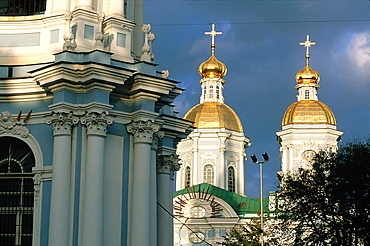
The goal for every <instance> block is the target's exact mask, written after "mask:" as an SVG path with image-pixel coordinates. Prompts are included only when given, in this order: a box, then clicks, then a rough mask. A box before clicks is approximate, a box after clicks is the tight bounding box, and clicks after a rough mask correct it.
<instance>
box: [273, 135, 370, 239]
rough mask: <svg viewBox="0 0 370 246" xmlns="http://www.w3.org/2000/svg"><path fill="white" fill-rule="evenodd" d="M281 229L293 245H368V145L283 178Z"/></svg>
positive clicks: (320, 158)
mask: <svg viewBox="0 0 370 246" xmlns="http://www.w3.org/2000/svg"><path fill="white" fill-rule="evenodd" d="M279 201H280V203H281V204H280V206H279V209H280V211H279V216H278V219H279V221H280V223H279V224H278V228H279V230H280V231H284V232H285V233H286V234H287V235H289V236H290V237H291V238H292V243H291V245H370V233H369V231H370V140H368V141H367V142H365V143H361V142H354V143H348V144H346V145H345V146H342V147H340V148H339V150H338V152H337V153H331V152H321V153H319V154H317V156H316V157H315V159H314V162H313V164H312V169H301V170H299V171H298V172H296V173H294V174H287V175H285V176H283V177H282V182H281V185H280V192H279Z"/></svg>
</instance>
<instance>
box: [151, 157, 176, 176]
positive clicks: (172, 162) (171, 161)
mask: <svg viewBox="0 0 370 246" xmlns="http://www.w3.org/2000/svg"><path fill="white" fill-rule="evenodd" d="M179 160H180V159H179V156H178V155H176V154H171V155H157V173H162V174H170V175H173V173H174V172H175V171H178V170H180V166H181V165H180V163H179Z"/></svg>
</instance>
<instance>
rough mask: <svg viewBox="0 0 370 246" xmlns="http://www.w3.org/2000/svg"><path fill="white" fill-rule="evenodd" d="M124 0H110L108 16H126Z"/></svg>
mask: <svg viewBox="0 0 370 246" xmlns="http://www.w3.org/2000/svg"><path fill="white" fill-rule="evenodd" d="M123 7H124V0H109V6H108V9H109V12H108V16H119V17H122V16H124V13H123V12H124V10H123Z"/></svg>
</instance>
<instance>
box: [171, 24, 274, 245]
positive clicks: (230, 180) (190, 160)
mask: <svg viewBox="0 0 370 246" xmlns="http://www.w3.org/2000/svg"><path fill="white" fill-rule="evenodd" d="M214 27H215V25H214V24H213V25H212V31H211V32H206V33H205V34H206V35H210V36H211V37H212V45H211V57H210V58H209V59H208V60H206V61H205V62H203V63H202V64H200V66H199V69H198V72H199V74H200V75H201V77H202V78H201V79H200V81H199V82H200V83H201V91H202V93H201V97H200V103H199V104H198V105H196V106H194V107H193V108H192V109H190V110H189V111H188V112H187V113H186V115H185V116H184V119H186V120H189V121H192V122H194V124H193V126H194V127H195V129H194V130H193V131H192V132H191V133H190V134H189V135H188V137H187V138H186V139H184V140H182V141H181V142H179V144H178V145H177V154H178V155H179V157H180V159H181V163H182V165H181V168H180V170H179V171H178V172H177V173H176V192H175V193H174V202H173V207H174V214H175V216H176V217H175V219H174V230H175V231H174V233H175V234H174V235H175V238H174V242H175V244H174V245H216V244H217V243H220V242H222V241H223V240H224V238H223V236H225V235H226V233H227V232H229V231H230V230H231V229H233V228H238V227H239V226H241V225H245V222H246V221H247V220H250V219H251V218H255V217H258V213H259V211H260V202H259V199H257V198H247V197H246V196H245V192H244V182H245V180H244V162H245V160H246V153H245V150H246V149H247V148H248V147H249V146H250V145H251V143H250V138H248V137H246V136H244V131H243V127H242V123H241V121H240V119H239V117H238V115H237V114H236V113H235V112H234V111H233V110H232V109H231V108H230V107H229V106H228V105H226V104H225V103H224V97H223V93H222V91H223V88H224V84H225V82H226V81H225V80H224V79H223V77H224V76H225V75H226V73H227V69H226V66H225V64H224V63H222V62H220V61H219V60H217V58H216V56H215V47H216V46H215V42H214V39H215V36H216V35H218V34H221V32H216V31H215V29H214ZM263 200H264V208H266V207H267V199H263ZM266 210H267V209H266ZM265 212H267V211H265Z"/></svg>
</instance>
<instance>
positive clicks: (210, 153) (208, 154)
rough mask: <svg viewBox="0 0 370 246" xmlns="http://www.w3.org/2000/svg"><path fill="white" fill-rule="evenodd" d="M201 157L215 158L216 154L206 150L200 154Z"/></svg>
mask: <svg viewBox="0 0 370 246" xmlns="http://www.w3.org/2000/svg"><path fill="white" fill-rule="evenodd" d="M201 157H202V158H203V159H216V158H217V155H216V154H215V153H212V152H211V151H207V152H206V153H204V154H203V155H201Z"/></svg>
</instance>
